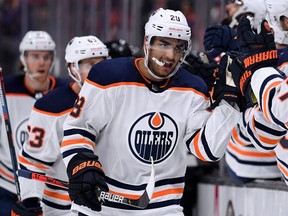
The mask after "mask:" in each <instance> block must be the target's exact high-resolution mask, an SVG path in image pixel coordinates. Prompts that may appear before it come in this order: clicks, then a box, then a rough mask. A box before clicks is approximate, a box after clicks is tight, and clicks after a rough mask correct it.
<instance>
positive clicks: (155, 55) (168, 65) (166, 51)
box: [148, 37, 185, 77]
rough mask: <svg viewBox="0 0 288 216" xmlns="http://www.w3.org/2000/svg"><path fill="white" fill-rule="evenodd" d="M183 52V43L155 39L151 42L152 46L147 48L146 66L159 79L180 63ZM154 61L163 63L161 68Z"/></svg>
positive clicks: (175, 40)
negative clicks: (147, 58) (147, 65)
mask: <svg viewBox="0 0 288 216" xmlns="http://www.w3.org/2000/svg"><path fill="white" fill-rule="evenodd" d="M184 51H185V41H183V40H178V39H173V38H166V37H156V38H155V39H154V40H153V44H151V46H150V47H149V60H148V64H149V68H150V70H151V71H152V72H153V73H154V74H155V75H157V76H159V77H166V76H168V75H169V74H170V73H172V71H173V70H174V68H175V67H176V65H177V63H178V62H179V61H180V58H181V56H182V55H183V52H184ZM153 59H154V60H153ZM155 59H157V60H158V61H160V62H162V63H164V65H163V66H161V65H159V64H157V63H156V62H155Z"/></svg>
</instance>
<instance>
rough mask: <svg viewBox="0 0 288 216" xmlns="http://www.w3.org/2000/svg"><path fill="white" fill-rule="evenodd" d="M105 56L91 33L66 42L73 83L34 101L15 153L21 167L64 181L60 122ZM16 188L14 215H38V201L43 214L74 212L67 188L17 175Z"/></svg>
mask: <svg viewBox="0 0 288 216" xmlns="http://www.w3.org/2000/svg"><path fill="white" fill-rule="evenodd" d="M107 57H108V50H107V48H106V46H105V45H104V44H103V43H102V42H101V41H100V40H99V39H98V38H97V37H95V36H91V35H90V36H82V37H74V38H73V39H72V40H71V41H70V42H69V43H68V44H67V47H66V50H65V60H66V62H67V70H68V72H69V75H70V76H71V78H72V79H74V80H75V82H71V83H69V84H67V85H65V86H62V87H60V88H57V89H55V90H53V91H51V92H50V93H49V94H47V95H45V96H44V97H43V98H41V99H39V100H38V101H37V102H36V103H35V105H34V108H33V109H32V112H31V115H30V118H29V122H28V135H29V136H28V140H27V142H25V143H24V145H23V148H22V149H21V151H20V154H19V162H20V167H21V169H23V170H27V169H28V170H29V171H32V172H37V173H43V174H46V175H47V176H51V177H54V178H58V179H61V180H63V181H68V179H67V174H66V173H65V172H63V170H65V165H64V163H63V160H62V156H61V153H60V142H61V140H62V137H63V134H62V132H63V122H64V120H65V118H66V117H67V115H68V113H69V112H70V111H71V109H72V107H73V105H74V102H75V101H76V99H77V95H78V93H79V91H80V89H81V87H82V85H83V83H84V81H85V79H86V77H87V75H88V72H89V70H90V69H91V67H92V66H93V65H94V64H97V63H99V62H101V61H103V60H105V59H106V58H107ZM55 101H57V103H56V104H55ZM32 185H33V186H32ZM20 187H21V197H22V200H23V201H22V202H21V203H17V204H16V205H15V206H14V207H13V213H14V214H16V215H18V214H20V213H22V214H24V213H25V214H29V213H30V214H31V212H34V213H35V215H40V213H41V212H42V211H41V207H40V206H39V201H40V200H41V201H42V207H43V213H44V215H51V216H52V215H55V216H59V215H62V216H64V215H74V214H73V213H72V212H71V211H70V208H71V201H70V199H69V195H68V192H67V190H64V189H62V188H59V187H56V186H53V187H52V186H50V185H47V184H46V185H45V186H44V188H43V184H42V183H39V182H37V181H35V180H28V179H24V178H21V177H20ZM27 203H29V205H27ZM22 214H21V215H22Z"/></svg>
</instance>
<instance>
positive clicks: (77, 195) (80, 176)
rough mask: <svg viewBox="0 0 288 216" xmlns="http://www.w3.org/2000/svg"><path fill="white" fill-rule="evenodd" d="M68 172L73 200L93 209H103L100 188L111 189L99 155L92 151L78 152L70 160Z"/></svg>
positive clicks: (69, 190)
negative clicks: (106, 180)
mask: <svg viewBox="0 0 288 216" xmlns="http://www.w3.org/2000/svg"><path fill="white" fill-rule="evenodd" d="M67 174H68V178H69V189H68V193H69V196H70V198H71V200H72V201H73V202H74V203H76V204H77V205H84V206H87V207H88V208H90V209H92V210H93V211H101V205H102V204H103V202H104V200H103V199H101V198H99V194H100V190H101V191H106V192H107V191H108V190H109V189H108V186H107V184H106V182H105V179H104V178H105V174H104V172H103V169H102V165H101V164H100V162H99V161H98V157H97V156H96V155H94V154H91V153H78V154H77V155H75V156H74V157H73V158H72V159H71V160H70V162H69V164H68V167H67Z"/></svg>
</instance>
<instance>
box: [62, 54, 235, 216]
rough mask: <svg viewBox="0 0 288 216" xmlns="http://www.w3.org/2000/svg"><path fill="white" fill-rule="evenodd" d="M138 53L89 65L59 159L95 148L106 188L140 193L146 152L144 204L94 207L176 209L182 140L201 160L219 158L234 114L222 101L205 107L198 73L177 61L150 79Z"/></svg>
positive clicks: (108, 211)
mask: <svg viewBox="0 0 288 216" xmlns="http://www.w3.org/2000/svg"><path fill="white" fill-rule="evenodd" d="M139 60H140V59H135V60H133V58H132V59H130V58H118V59H111V60H107V61H103V62H100V63H98V64H97V65H95V66H94V67H93V68H92V69H91V71H90V73H89V75H88V79H87V80H86V82H85V83H84V85H83V87H82V89H81V92H80V94H79V99H78V102H77V103H76V104H75V106H74V109H73V110H72V112H71V113H70V115H69V116H68V117H67V119H66V120H65V123H64V137H63V141H62V144H61V152H62V155H63V158H64V162H65V164H66V166H67V165H68V163H69V161H70V159H71V158H72V157H73V156H74V155H75V154H77V153H78V152H92V153H95V154H96V155H98V156H99V160H100V162H101V164H102V165H103V168H104V172H105V174H106V178H105V180H106V182H107V184H108V186H109V190H110V192H112V193H115V194H120V195H123V196H126V197H128V198H134V199H135V198H139V196H140V195H141V194H142V193H143V192H144V189H145V187H146V184H147V182H148V180H149V176H150V170H151V159H150V158H151V156H152V157H153V160H154V168H155V189H154V193H153V197H152V200H151V201H150V204H149V205H148V207H147V208H146V209H145V210H140V211H139V210H137V209H136V208H132V207H129V206H126V205H121V204H116V203H112V202H105V203H104V206H103V209H102V211H101V212H100V213H97V212H95V215H158V216H164V215H165V216H167V215H183V213H182V208H181V207H180V205H179V204H180V199H181V197H182V193H183V189H184V174H185V170H186V147H187V148H188V149H189V150H190V151H191V152H192V153H193V154H195V155H196V156H197V157H198V158H200V159H201V160H204V161H218V160H219V159H220V158H221V157H222V156H223V154H224V152H225V150H226V146H227V143H228V140H229V137H230V135H231V131H232V128H233V127H234V126H235V125H236V123H237V121H238V120H239V117H240V113H239V112H238V111H236V110H235V109H233V108H232V107H231V106H230V105H228V104H226V103H223V104H222V105H220V106H219V107H216V108H215V109H214V110H213V112H211V111H209V110H208V107H209V106H210V102H209V98H208V90H207V87H206V85H205V84H204V82H203V80H202V79H200V78H199V77H196V76H194V75H192V74H190V73H189V72H187V71H186V70H184V69H179V71H178V72H177V73H176V75H175V76H174V77H172V78H169V79H168V80H165V81H163V82H161V83H154V82H151V81H149V80H147V79H146V78H145V77H144V76H143V75H142V74H141V72H139V71H140V70H139V69H138V68H137V61H139ZM72 160H73V159H72Z"/></svg>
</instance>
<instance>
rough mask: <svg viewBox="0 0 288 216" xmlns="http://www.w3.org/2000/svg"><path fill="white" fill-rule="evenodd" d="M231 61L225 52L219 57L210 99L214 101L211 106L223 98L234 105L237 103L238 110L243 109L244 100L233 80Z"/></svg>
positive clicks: (217, 103)
mask: <svg viewBox="0 0 288 216" xmlns="http://www.w3.org/2000/svg"><path fill="white" fill-rule="evenodd" d="M231 62H232V59H231V58H230V56H229V55H227V54H226V55H224V56H223V57H222V58H221V61H220V63H219V70H218V72H217V73H216V83H215V85H214V89H213V94H212V99H213V101H214V102H213V104H212V108H215V107H216V106H218V105H219V103H220V101H221V100H225V101H226V102H228V103H230V104H231V105H232V106H234V107H235V105H237V107H238V108H239V110H241V111H243V110H244V109H245V101H244V98H243V97H242V95H241V93H240V91H239V89H238V88H237V87H236V85H235V84H234V82H233V79H232V74H231V72H230V67H229V66H230V64H231Z"/></svg>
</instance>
